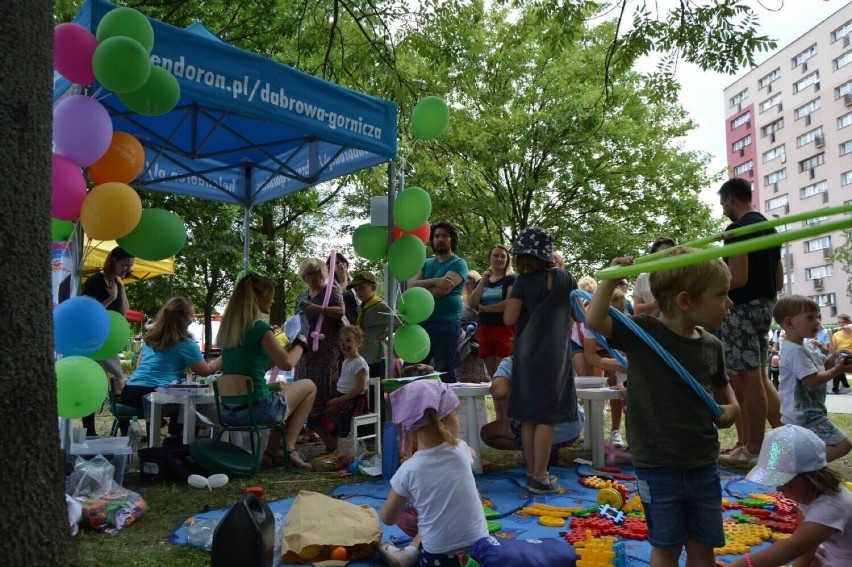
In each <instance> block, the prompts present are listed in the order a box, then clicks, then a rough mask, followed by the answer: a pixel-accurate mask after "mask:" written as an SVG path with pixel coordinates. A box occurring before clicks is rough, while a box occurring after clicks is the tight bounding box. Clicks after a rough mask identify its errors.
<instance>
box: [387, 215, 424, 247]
mask: <svg viewBox="0 0 852 567" xmlns="http://www.w3.org/2000/svg"><path fill="white" fill-rule="evenodd" d="M431 232H432V225H430V224H429V221H428V220H427V221H426V222H424V223H423V224H421V225H420V226H418V227H417V228H415V229H414V230H402V229H401V228H399V227H398V226H396V225H393V239H394V240H396V239H397V238H399V237H400V236H403V235H405V234H411V235H413V236H416V237H417V238H419V239H420V241H421V242H422V243H423V244H429V235H430V234H431Z"/></svg>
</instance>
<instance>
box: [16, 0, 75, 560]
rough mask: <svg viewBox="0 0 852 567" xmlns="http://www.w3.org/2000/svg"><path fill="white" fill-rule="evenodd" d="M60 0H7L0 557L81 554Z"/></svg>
mask: <svg viewBox="0 0 852 567" xmlns="http://www.w3.org/2000/svg"><path fill="white" fill-rule="evenodd" d="M52 11H53V2H51V1H47V2H45V1H36V2H32V1H30V0H5V1H4V2H2V3H0V51H2V53H3V57H2V58H0V77H2V79H0V80H2V84H3V97H2V98H0V139H2V140H3V151H2V152H0V168H2V169H0V171H3V174H4V180H3V181H4V185H5V187H4V188H3V190H2V191H3V206H2V207H0V266H2V267H3V271H4V272H5V275H4V277H3V278H0V313H2V314H3V323H2V324H0V349H2V350H0V359H1V360H2V365H0V368H2V370H0V432H2V434H0V455H3V461H2V462H3V464H2V474H3V478H2V483H0V510H2V513H0V534H3V535H2V538H0V556H2V557H4V558H5V559H3V562H4V563H6V564H9V565H70V564H75V563H76V554H75V551H74V546H73V543H72V541H71V536H70V530H69V526H68V520H67V516H68V515H67V511H66V507H65V496H64V472H63V467H62V460H61V456H60V453H59V435H58V428H57V421H56V419H57V415H56V410H57V407H56V375H55V374H54V368H53V324H52V320H53V316H52V312H51V293H50V198H51V197H50V147H51V122H52V107H51V98H52V97H51V89H52V63H53V60H52V57H53V14H52Z"/></svg>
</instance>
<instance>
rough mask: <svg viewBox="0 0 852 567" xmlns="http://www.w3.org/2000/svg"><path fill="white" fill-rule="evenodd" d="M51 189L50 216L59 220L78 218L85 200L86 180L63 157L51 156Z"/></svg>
mask: <svg viewBox="0 0 852 567" xmlns="http://www.w3.org/2000/svg"><path fill="white" fill-rule="evenodd" d="M52 166H53V167H52V169H51V180H52V182H51V188H52V190H53V201H52V207H51V215H52V216H53V217H54V218H57V219H59V220H67V221H70V220H74V219H76V218H77V217H79V216H80V208H81V207H82V206H83V199H85V198H86V179H85V178H84V177H83V171H82V170H81V169H80V166H78V165H77V164H76V163H74V162H73V161H71V160H70V159H68V158H67V157H65V156H61V155H59V154H53V157H52Z"/></svg>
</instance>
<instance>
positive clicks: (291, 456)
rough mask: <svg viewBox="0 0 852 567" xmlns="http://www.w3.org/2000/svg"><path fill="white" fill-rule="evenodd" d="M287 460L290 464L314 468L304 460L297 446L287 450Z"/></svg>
mask: <svg viewBox="0 0 852 567" xmlns="http://www.w3.org/2000/svg"><path fill="white" fill-rule="evenodd" d="M287 460H288V461H290V464H292V465H296V466H299V467H302V468H305V469H308V470H313V467H312V466H311V465H310V464H308V463H306V462H305V461H304V459H303V458H302V455H300V454H299V451H297V450H296V448H295V447H293V448H292V449H290V450H288V451H287Z"/></svg>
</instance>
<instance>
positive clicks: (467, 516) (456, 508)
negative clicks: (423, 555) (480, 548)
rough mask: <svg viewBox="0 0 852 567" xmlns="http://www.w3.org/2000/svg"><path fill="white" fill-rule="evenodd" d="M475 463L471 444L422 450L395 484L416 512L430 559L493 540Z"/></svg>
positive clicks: (404, 466) (398, 473) (399, 472)
mask: <svg viewBox="0 0 852 567" xmlns="http://www.w3.org/2000/svg"><path fill="white" fill-rule="evenodd" d="M471 463H473V458H472V457H471V455H470V450H469V449H468V447H467V443H465V442H464V441H462V440H459V442H458V444H457V445H455V446H453V445H450V444H448V443H442V444H440V445H438V446H437V447H432V448H431V449H419V450H418V451H417V452H416V453H414V455H412V457H411V458H410V459H408V460H407V461H405V462H404V463H402V465H400V467H399V469H398V470H397V471H396V473H395V474H394V475H393V478H391V481H390V485H391V488H392V489H393V491H394V492H396V493H397V494H399V495H400V496H402V497H403V498H408V499H409V500H410V501H411V504H412V505H413V506H414V507H415V508H416V509H417V530H418V532H419V533H420V537H421V538H422V545H423V549H425V550H426V551H428V552H429V553H448V552H450V551H456V550H460V549H464V548H467V547H470V546H471V545H473V544H474V543H475V542H476V540H478V539H480V538H483V537H486V536H487V535H488V526H487V525H486V523H485V515H484V514H483V513H482V502H481V501H480V500H479V492H478V491H477V490H476V482H475V481H474V479H473V472H472V471H471V469H470V466H471Z"/></svg>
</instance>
